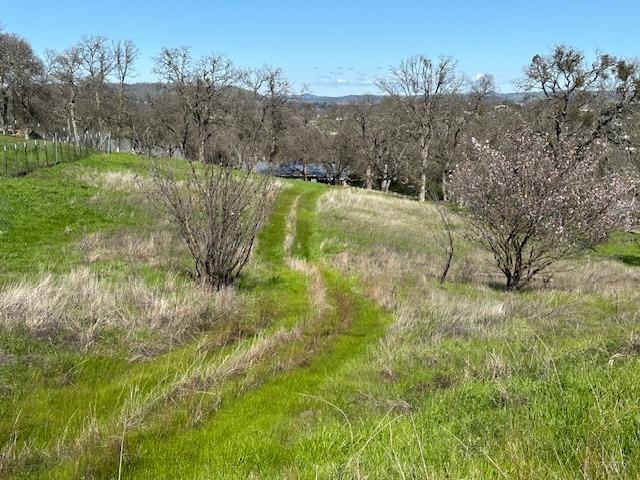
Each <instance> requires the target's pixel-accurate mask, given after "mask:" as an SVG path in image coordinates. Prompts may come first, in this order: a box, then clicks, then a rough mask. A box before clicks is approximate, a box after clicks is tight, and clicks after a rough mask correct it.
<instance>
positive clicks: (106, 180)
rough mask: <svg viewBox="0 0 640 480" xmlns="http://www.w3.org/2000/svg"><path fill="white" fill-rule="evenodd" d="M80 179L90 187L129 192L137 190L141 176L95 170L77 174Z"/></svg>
mask: <svg viewBox="0 0 640 480" xmlns="http://www.w3.org/2000/svg"><path fill="white" fill-rule="evenodd" d="M79 178H80V180H82V181H83V182H85V183H87V184H88V185H91V186H92V187H104V188H107V189H108V190H114V191H121V192H131V191H135V190H139V189H140V186H141V181H142V180H141V178H140V177H139V176H138V175H135V174H133V173H131V172H123V171H107V172H97V171H95V170H88V171H84V172H82V173H81V174H80V176H79Z"/></svg>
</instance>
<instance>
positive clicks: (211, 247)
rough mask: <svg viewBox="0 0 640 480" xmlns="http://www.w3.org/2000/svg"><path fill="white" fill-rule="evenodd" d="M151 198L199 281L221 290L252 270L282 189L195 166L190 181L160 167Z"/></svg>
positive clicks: (229, 171)
mask: <svg viewBox="0 0 640 480" xmlns="http://www.w3.org/2000/svg"><path fill="white" fill-rule="evenodd" d="M153 180H154V181H153V188H151V189H148V190H147V191H148V194H149V196H150V197H151V199H152V200H153V201H154V203H155V204H157V205H160V206H162V207H163V209H164V212H166V214H167V215H168V218H169V220H170V222H171V224H172V225H173V226H174V227H175V229H176V230H177V232H178V234H179V235H180V237H181V238H182V240H183V241H184V243H185V245H186V247H187V249H188V250H189V253H190V254H191V256H192V258H193V261H194V269H195V270H194V272H193V275H194V277H195V278H196V279H197V280H198V281H200V282H201V283H202V284H203V285H204V286H205V287H207V288H210V289H214V290H220V289H221V288H223V287H225V286H227V285H230V284H232V283H233V282H234V281H235V280H236V279H237V278H238V276H239V275H240V272H241V271H242V269H243V268H244V266H245V265H246V264H247V261H248V260H249V256H250V253H251V250H252V248H253V245H254V243H255V240H256V236H257V234H258V231H259V229H260V227H261V226H262V224H263V222H264V221H265V219H266V217H267V214H268V213H269V211H270V209H271V206H272V204H273V201H274V199H275V197H276V195H277V188H276V187H275V186H274V183H273V182H272V180H271V178H270V177H268V176H254V175H252V174H249V173H243V172H241V171H238V170H233V169H231V168H229V167H223V166H218V165H214V164H212V163H211V162H205V163H202V162H198V163H194V162H190V169H189V172H188V174H187V177H186V179H185V180H180V179H179V177H178V175H177V173H176V172H175V171H174V170H171V169H169V168H167V167H163V166H161V164H160V163H159V162H158V163H157V164H156V168H155V169H154V171H153Z"/></svg>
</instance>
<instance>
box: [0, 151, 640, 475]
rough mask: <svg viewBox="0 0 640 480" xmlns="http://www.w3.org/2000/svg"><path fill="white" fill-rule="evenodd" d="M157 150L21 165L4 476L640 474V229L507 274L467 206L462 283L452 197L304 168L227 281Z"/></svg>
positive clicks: (2, 374)
mask: <svg viewBox="0 0 640 480" xmlns="http://www.w3.org/2000/svg"><path fill="white" fill-rule="evenodd" d="M175 165H176V167H177V168H183V167H184V165H182V164H180V163H179V162H176V164H175ZM148 171H149V165H148V164H147V161H146V160H143V159H141V158H138V157H135V156H132V155H124V154H115V155H91V156H89V157H87V158H82V159H79V160H78V161H76V162H72V163H63V164H58V165H55V166H51V167H47V168H40V169H37V170H35V171H33V172H32V173H29V174H27V175H24V176H20V177H16V178H6V179H2V180H1V181H0V222H1V224H0V230H1V236H0V239H1V241H0V252H1V254H2V263H1V265H0V287H1V288H0V445H1V446H0V476H1V477H3V478H4V477H6V478H105V479H107V478H140V479H144V478H149V479H151V478H203V479H204V478H265V479H266V478H363V479H364V478H416V479H417V478H421V479H422V478H634V477H637V476H638V475H640V449H639V448H638V446H637V445H638V444H640V442H639V438H638V431H640V430H639V428H638V427H639V425H638V422H639V420H638V419H639V418H640V416H639V413H640V412H639V410H640V406H639V405H638V398H639V396H640V387H638V385H637V382H636V381H635V378H636V377H637V372H638V368H639V367H640V363H639V360H640V359H639V354H640V332H638V328H637V320H638V319H637V311H638V306H639V300H640V297H639V294H638V285H639V283H640V271H639V270H637V265H638V263H640V245H639V244H638V240H637V238H636V236H635V235H634V234H620V235H617V236H615V237H614V238H613V239H612V240H611V241H610V242H609V243H607V244H606V245H604V246H602V247H600V248H598V249H597V250H594V251H591V252H589V253H588V254H587V255H583V256H581V257H579V258H572V259H569V260H566V261H565V262H563V263H562V264H561V265H559V267H558V271H557V272H556V273H555V274H554V275H553V276H552V277H549V278H541V279H540V280H539V281H537V282H536V283H534V284H532V285H531V286H530V287H528V288H527V289H525V290H524V291H520V292H507V291H505V290H504V289H503V288H502V287H501V285H500V277H499V275H498V274H497V273H496V271H495V268H494V267H493V265H492V262H491V258H489V257H488V255H487V254H485V253H484V252H482V251H480V250H478V249H477V248H476V247H475V246H474V245H473V244H471V243H469V242H468V241H467V240H465V238H464V235H463V228H462V224H461V221H460V219H459V218H458V217H454V227H455V232H456V237H455V238H456V255H455V256H454V262H453V266H452V270H451V273H450V276H449V279H448V281H447V282H446V283H445V284H444V285H440V284H439V283H438V281H437V277H438V275H439V272H440V268H441V265H442V261H443V259H442V256H441V254H440V252H439V251H438V250H436V249H435V248H434V242H433V235H439V234H440V233H441V231H440V229H441V228H442V227H441V225H440V223H439V221H438V215H437V212H436V210H435V207H434V205H433V204H429V203H427V204H420V203H418V202H415V201H413V200H409V199H406V198H402V197H399V196H394V195H386V194H381V193H373V192H367V191H364V190H360V189H355V188H341V187H327V186H324V185H320V184H316V183H310V182H298V181H288V182H283V184H282V189H281V192H280V194H279V197H278V200H277V204H276V206H275V208H274V211H273V212H272V214H271V216H270V219H269V221H268V223H267V224H266V225H265V226H264V227H263V229H262V231H261V232H260V235H259V239H258V245H257V247H256V248H255V250H254V253H253V256H252V259H251V262H250V264H249V266H248V268H247V270H246V271H245V272H244V273H243V275H242V277H241V280H240V282H239V284H238V285H237V286H236V287H233V288H228V289H224V290H223V291H221V292H217V293H211V292H205V291H203V290H201V289H199V288H197V287H196V286H195V285H194V283H193V281H192V279H191V278H190V277H189V275H188V274H187V272H188V270H189V268H190V266H191V265H190V261H191V260H190V258H189V256H188V255H187V254H186V252H185V250H184V248H183V247H182V245H181V243H180V241H179V239H178V238H177V237H176V235H175V234H174V233H173V231H172V229H171V228H170V225H168V224H167V223H166V221H165V220H163V216H162V215H159V213H158V211H157V209H156V208H155V207H154V205H152V204H151V202H150V201H149V200H148V197H147V196H146V195H145V184H146V182H148V177H147V174H148ZM454 215H455V214H454Z"/></svg>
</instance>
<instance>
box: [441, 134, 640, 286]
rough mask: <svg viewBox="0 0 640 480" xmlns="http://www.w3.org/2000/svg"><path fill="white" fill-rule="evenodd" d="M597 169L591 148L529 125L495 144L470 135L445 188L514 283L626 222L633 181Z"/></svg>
mask: <svg viewBox="0 0 640 480" xmlns="http://www.w3.org/2000/svg"><path fill="white" fill-rule="evenodd" d="M601 170H602V169H601V165H600V162H599V161H598V158H597V157H596V155H595V152H594V151H593V150H590V151H589V152H587V154H586V155H585V154H584V152H583V151H582V150H581V151H580V152H578V146H577V144H576V143H572V142H570V141H567V140H565V141H563V142H562V143H561V144H560V145H558V146H557V147H556V148H552V147H550V146H549V142H548V141H547V139H546V138H545V137H543V136H540V135H537V134H535V133H533V132H530V131H524V132H520V133H508V134H507V135H505V136H504V137H503V138H502V140H501V141H500V142H499V144H498V145H497V146H495V147H492V146H489V145H487V144H480V143H478V142H477V141H475V140H473V146H472V148H471V149H470V152H469V153H468V154H467V155H466V156H465V158H464V159H463V161H462V162H461V163H460V164H459V165H457V166H456V169H455V171H454V173H453V175H452V176H451V178H450V189H451V193H452V194H453V195H454V197H455V199H456V200H457V201H458V202H460V203H461V204H462V205H464V206H465V207H466V208H467V209H468V217H467V219H468V224H469V227H470V232H471V236H472V238H473V240H475V241H476V242H477V243H478V244H479V245H480V246H481V247H483V248H485V249H487V250H489V251H490V252H491V253H492V254H493V256H494V258H495V260H496V263H497V266H498V268H499V269H500V270H501V271H502V273H503V274H504V275H505V277H506V287H507V289H508V290H514V289H519V288H521V287H522V286H524V285H526V284H527V283H528V282H530V281H531V280H532V279H533V278H534V277H535V276H536V275H537V274H539V273H540V272H542V271H544V270H547V269H548V268H549V267H550V266H551V265H553V264H554V263H555V262H557V261H558V260H560V259H562V258H564V257H566V256H568V255H571V254H573V253H575V252H577V251H580V250H582V249H585V248H589V247H593V246H595V245H597V244H598V243H600V242H602V241H603V240H604V239H606V237H607V236H608V234H609V233H610V232H611V231H612V230H614V229H616V228H621V227H628V226H630V225H631V223H632V220H633V217H634V215H633V210H634V201H633V198H634V195H633V192H634V187H633V186H634V183H635V182H634V181H633V179H632V178H631V177H629V176H626V175H623V174H615V173H607V172H602V171H601Z"/></svg>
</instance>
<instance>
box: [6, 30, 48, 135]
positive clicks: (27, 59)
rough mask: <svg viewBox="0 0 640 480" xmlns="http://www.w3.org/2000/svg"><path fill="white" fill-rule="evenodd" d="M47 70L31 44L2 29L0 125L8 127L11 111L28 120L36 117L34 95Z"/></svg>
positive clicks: (18, 120) (14, 118)
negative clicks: (33, 102)
mask: <svg viewBox="0 0 640 480" xmlns="http://www.w3.org/2000/svg"><path fill="white" fill-rule="evenodd" d="M43 73H44V69H43V65H42V62H41V61H40V59H39V58H38V57H37V56H36V55H35V53H34V52H33V49H32V48H31V45H30V44H29V43H28V42H27V41H26V40H24V39H22V38H20V37H18V36H17V35H14V34H11V33H3V32H1V31H0V126H2V128H6V126H7V125H8V124H9V115H10V114H11V116H12V118H13V120H14V121H16V122H20V123H22V124H25V126H26V124H27V123H28V122H29V121H30V120H31V118H32V117H33V108H32V97H33V96H34V92H35V89H36V87H37V84H38V83H39V82H41V81H42V74H43Z"/></svg>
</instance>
